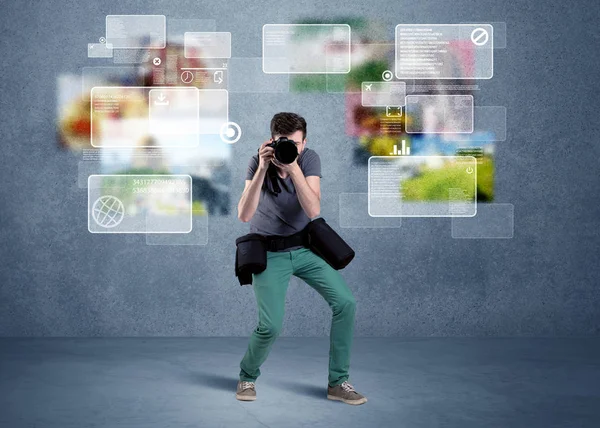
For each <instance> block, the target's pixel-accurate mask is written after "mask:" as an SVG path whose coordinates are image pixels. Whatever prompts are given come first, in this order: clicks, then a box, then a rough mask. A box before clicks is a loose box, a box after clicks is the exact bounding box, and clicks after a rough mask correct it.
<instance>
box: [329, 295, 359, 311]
mask: <svg viewBox="0 0 600 428" xmlns="http://www.w3.org/2000/svg"><path fill="white" fill-rule="evenodd" d="M332 309H333V313H334V314H340V313H346V312H348V313H349V312H354V311H355V310H356V299H355V298H354V296H353V295H352V294H348V295H345V296H344V297H340V298H339V299H337V300H336V302H335V304H334V305H333V307H332Z"/></svg>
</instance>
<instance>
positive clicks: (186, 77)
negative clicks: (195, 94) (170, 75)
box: [181, 70, 194, 83]
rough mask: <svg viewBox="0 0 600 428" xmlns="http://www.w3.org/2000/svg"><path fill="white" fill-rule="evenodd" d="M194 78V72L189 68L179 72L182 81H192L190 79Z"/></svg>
mask: <svg viewBox="0 0 600 428" xmlns="http://www.w3.org/2000/svg"><path fill="white" fill-rule="evenodd" d="M193 80H194V73H192V72H191V71H189V70H185V71H184V72H183V73H181V81H182V82H183V83H192V81H193Z"/></svg>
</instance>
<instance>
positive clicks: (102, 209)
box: [92, 195, 125, 228]
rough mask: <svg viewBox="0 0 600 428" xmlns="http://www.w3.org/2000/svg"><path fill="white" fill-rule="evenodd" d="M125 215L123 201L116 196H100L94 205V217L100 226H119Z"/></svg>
mask: <svg viewBox="0 0 600 428" xmlns="http://www.w3.org/2000/svg"><path fill="white" fill-rule="evenodd" d="M124 215H125V207H124V206H123V202H121V200H120V199H119V198H117V197H115V196H111V195H104V196H100V197H99V198H98V199H96V202H94V205H93V207H92V217H93V218H94V221H95V222H96V224H97V225H98V226H101V227H106V228H111V227H115V226H118V225H119V223H121V221H123V217H124Z"/></svg>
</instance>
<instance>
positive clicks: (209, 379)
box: [190, 372, 238, 392]
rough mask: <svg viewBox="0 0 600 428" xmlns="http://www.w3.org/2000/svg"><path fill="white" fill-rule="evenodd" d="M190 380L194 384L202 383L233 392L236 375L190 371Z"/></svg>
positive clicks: (236, 381) (236, 380)
mask: <svg viewBox="0 0 600 428" xmlns="http://www.w3.org/2000/svg"><path fill="white" fill-rule="evenodd" d="M190 380H191V381H192V383H194V384H202V385H206V386H209V387H212V388H215V389H220V390H222V391H233V392H235V390H236V388H237V383H238V378H237V377H232V376H222V375H218V374H213V373H202V372H195V373H192V374H191V375H190Z"/></svg>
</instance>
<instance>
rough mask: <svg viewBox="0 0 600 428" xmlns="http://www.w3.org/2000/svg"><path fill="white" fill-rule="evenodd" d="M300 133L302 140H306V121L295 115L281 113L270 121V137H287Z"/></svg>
mask: <svg viewBox="0 0 600 428" xmlns="http://www.w3.org/2000/svg"><path fill="white" fill-rule="evenodd" d="M296 131H302V140H303V141H304V139H305V138H306V120H304V118H303V117H302V116H300V115H298V114H296V113H287V112H281V113H277V114H276V115H275V116H273V119H271V137H272V138H275V135H289V134H293V133H294V132H296Z"/></svg>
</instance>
